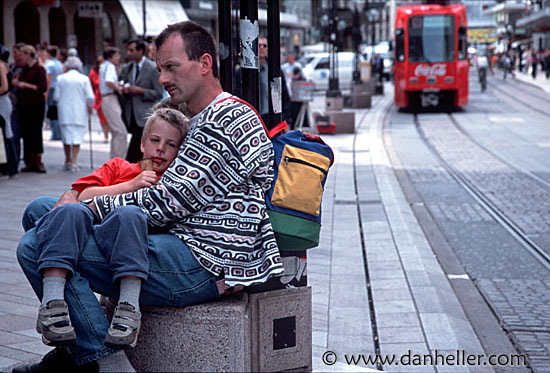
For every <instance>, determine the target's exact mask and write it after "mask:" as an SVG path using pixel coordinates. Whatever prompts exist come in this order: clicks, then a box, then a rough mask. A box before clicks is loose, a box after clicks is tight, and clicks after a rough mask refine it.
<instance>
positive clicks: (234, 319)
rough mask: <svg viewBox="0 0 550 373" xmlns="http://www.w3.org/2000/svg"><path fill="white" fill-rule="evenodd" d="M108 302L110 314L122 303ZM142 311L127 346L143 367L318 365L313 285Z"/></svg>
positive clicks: (202, 368) (180, 369) (135, 363)
mask: <svg viewBox="0 0 550 373" xmlns="http://www.w3.org/2000/svg"><path fill="white" fill-rule="evenodd" d="M283 278H284V276H283ZM279 282H282V281H279ZM245 290H248V289H245ZM260 290H261V289H260ZM256 291H258V289H256ZM103 303H104V306H105V308H106V313H107V315H108V316H109V317H110V316H111V315H112V312H113V310H114V306H115V304H116V303H115V301H114V300H111V299H109V300H107V301H105V300H104V301H103ZM141 313H142V321H141V331H140V334H139V337H138V343H137V346H136V347H135V348H134V349H129V350H127V351H126V353H127V355H128V358H129V360H130V362H131V363H132V365H133V366H134V368H135V369H136V370H137V371H139V372H223V371H225V372H227V371H229V372H248V371H253V372H258V371H262V372H273V371H284V370H299V371H310V370H311V369H312V352H311V344H312V341H311V288H310V287H309V286H303V287H289V288H283V289H278V290H269V291H263V292H256V293H253V294H249V293H247V292H246V291H241V292H238V293H235V294H231V295H225V296H222V297H221V298H219V299H218V300H216V301H213V302H209V303H203V304H197V305H193V306H188V307H152V306H145V305H144V306H142V307H141Z"/></svg>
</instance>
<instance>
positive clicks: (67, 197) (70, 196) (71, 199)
mask: <svg viewBox="0 0 550 373" xmlns="http://www.w3.org/2000/svg"><path fill="white" fill-rule="evenodd" d="M79 194H80V192H79V191H77V190H74V189H70V190H68V191H66V192H65V193H63V195H62V196H61V197H59V201H57V203H56V204H55V206H54V207H53V208H52V210H55V209H56V208H57V207H58V206H60V205H63V204H65V203H76V202H78V195H79Z"/></svg>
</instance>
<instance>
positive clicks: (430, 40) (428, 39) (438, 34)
mask: <svg viewBox="0 0 550 373" xmlns="http://www.w3.org/2000/svg"><path fill="white" fill-rule="evenodd" d="M408 39H409V40H408V41H409V61H410V62H428V63H432V62H448V61H452V60H454V57H455V51H454V46H455V35H454V18H453V17H452V16H446V15H429V16H417V17H411V18H410V19H409V38H408Z"/></svg>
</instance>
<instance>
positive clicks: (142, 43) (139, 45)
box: [126, 39, 147, 54]
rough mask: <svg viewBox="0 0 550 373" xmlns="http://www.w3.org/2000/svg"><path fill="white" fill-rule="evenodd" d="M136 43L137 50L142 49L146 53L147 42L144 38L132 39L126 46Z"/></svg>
mask: <svg viewBox="0 0 550 373" xmlns="http://www.w3.org/2000/svg"><path fill="white" fill-rule="evenodd" d="M134 43H136V50H138V51H142V52H143V54H145V52H146V49H147V44H146V43H145V41H143V40H142V39H132V40H130V41H128V42H127V43H126V46H129V45H130V44H134Z"/></svg>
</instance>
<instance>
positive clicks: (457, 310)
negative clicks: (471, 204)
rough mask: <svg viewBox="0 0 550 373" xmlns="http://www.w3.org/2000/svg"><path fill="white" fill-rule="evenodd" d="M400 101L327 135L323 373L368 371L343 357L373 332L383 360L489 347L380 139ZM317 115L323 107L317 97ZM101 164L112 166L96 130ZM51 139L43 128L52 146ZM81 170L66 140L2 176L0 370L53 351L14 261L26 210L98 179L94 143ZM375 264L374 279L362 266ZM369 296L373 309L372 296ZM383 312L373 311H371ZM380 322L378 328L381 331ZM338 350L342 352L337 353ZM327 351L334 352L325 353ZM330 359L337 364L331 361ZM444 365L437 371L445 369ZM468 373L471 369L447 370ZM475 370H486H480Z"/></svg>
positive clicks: (312, 256) (316, 351) (311, 260)
mask: <svg viewBox="0 0 550 373" xmlns="http://www.w3.org/2000/svg"><path fill="white" fill-rule="evenodd" d="M392 104H393V101H392V95H391V93H386V95H385V96H383V97H381V96H375V97H374V98H373V107H372V109H358V110H353V111H354V112H355V118H356V133H355V134H339V135H332V136H330V135H327V136H323V138H324V140H325V141H326V142H327V143H329V145H331V146H332V148H333V150H334V154H335V159H336V162H335V164H334V165H333V167H332V169H331V170H330V172H329V177H328V180H327V183H326V186H325V193H324V201H323V228H322V231H321V235H322V237H321V244H320V246H319V247H318V248H315V249H312V250H309V251H308V267H309V268H308V279H309V284H310V285H311V286H312V288H313V357H314V358H313V368H314V371H367V370H371V369H374V368H376V366H375V365H373V364H365V363H364V362H360V363H359V364H358V365H357V366H355V365H353V364H351V365H349V364H347V363H346V361H345V356H344V355H346V354H347V355H348V357H349V356H350V355H351V354H364V355H365V358H367V357H368V356H367V355H368V354H374V352H375V347H374V346H375V344H374V337H373V334H374V333H375V332H376V333H377V335H378V337H377V343H378V344H379V346H380V352H381V353H382V354H397V357H398V358H399V356H400V355H403V354H407V352H408V351H411V352H412V353H415V354H428V353H431V354H432V355H435V353H436V351H437V352H438V353H439V354H455V355H456V353H457V350H465V351H466V352H467V353H476V354H477V353H479V354H482V353H483V350H482V348H481V345H480V343H479V341H478V338H477V337H476V335H475V333H474V331H473V329H472V327H471V325H470V323H469V321H468V319H467V318H466V316H465V314H464V312H463V310H462V307H461V306H460V304H459V302H458V300H457V298H456V296H455V294H454V293H453V290H452V288H451V286H450V283H449V280H448V278H447V277H446V275H445V274H444V273H443V271H442V269H441V266H440V265H439V263H438V261H437V259H436V257H435V255H434V253H433V252H432V250H431V248H430V245H429V244H428V242H427V240H426V238H425V236H424V234H423V232H422V230H421V229H420V227H419V224H418V222H417V220H416V218H415V216H414V214H413V212H412V210H411V207H410V206H409V204H408V202H407V200H406V199H405V197H404V194H403V192H402V191H401V188H400V185H399V183H398V181H397V178H396V176H395V175H394V172H393V169H392V166H391V163H390V161H389V158H388V155H387V154H386V152H385V150H384V145H383V144H384V143H383V140H382V122H383V116H384V113H385V111H384V110H385V108H386V107H387V106H389V105H392ZM312 109H313V110H314V111H315V110H323V109H324V96H316V99H315V101H314V103H313V104H312ZM94 128H95V130H94V136H93V141H94V167H98V166H99V165H100V164H101V163H103V162H104V161H106V160H107V158H108V144H103V143H102V135H101V132H100V129H99V125H98V124H97V123H96V122H94ZM48 135H49V132H45V138H48V137H46V136H48ZM85 142H86V144H84V145H83V149H82V152H81V156H80V162H79V163H80V165H81V166H84V165H86V167H82V169H81V171H80V172H79V173H77V174H71V173H69V172H67V171H63V154H62V148H61V144H60V143H59V142H52V141H45V152H44V161H45V165H46V168H47V170H48V173H47V174H45V175H41V174H21V175H20V176H19V177H18V178H16V179H14V180H0V200H1V201H2V202H3V207H2V210H1V212H0V223H1V224H2V230H1V234H0V255H1V256H2V258H3V261H2V262H1V266H2V268H3V270H2V272H0V369H3V371H10V367H12V366H14V365H18V364H21V363H22V362H28V361H31V360H38V359H40V357H41V355H43V354H44V353H46V352H47V351H48V350H50V348H49V347H47V346H44V345H43V344H42V342H41V341H40V338H39V335H38V334H37V333H36V331H34V325H35V322H36V314H37V310H38V305H39V302H38V301H37V300H36V298H35V296H34V294H33V292H32V290H31V288H30V286H29V285H28V283H27V281H26V279H25V277H24V275H23V273H22V272H21V270H20V269H19V266H18V264H17V260H16V259H15V250H16V246H17V243H18V240H19V239H20V237H21V235H22V233H23V231H22V228H21V225H20V221H21V216H22V213H23V209H24V207H25V205H26V204H27V203H28V202H29V201H31V200H32V199H33V198H35V197H38V196H41V195H53V196H59V195H61V193H62V192H63V191H65V190H66V189H67V188H68V187H69V185H70V183H71V182H72V181H74V180H75V179H76V178H77V177H79V176H83V175H85V174H87V173H88V172H89V153H88V148H89V146H88V145H87V142H88V139H87V138H86V140H85ZM364 256H366V258H367V260H368V264H367V265H368V277H367V272H366V270H365V267H366V266H365V264H364V262H363V258H364ZM369 291H370V292H372V297H373V302H371V301H370V300H369ZM372 311H374V313H373V312H372ZM373 320H376V328H374V331H373ZM328 351H331V352H333V353H334V355H331V353H330V352H328ZM327 352H328V353H327ZM323 357H324V358H326V359H328V360H330V362H333V361H334V360H335V359H336V363H335V364H333V365H327V364H325V362H324V361H323ZM440 368H441V367H438V371H441V369H440ZM384 369H385V370H386V371H411V370H414V371H423V372H424V371H429V372H433V371H435V370H434V368H433V367H432V366H402V365H400V366H389V367H384ZM445 369H448V370H452V371H457V370H458V371H464V370H467V369H468V368H467V367H449V366H446V367H445ZM471 369H472V370H473V371H476V372H477V371H480V370H482V369H486V370H489V369H487V367H479V366H478V367H472V368H471Z"/></svg>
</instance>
